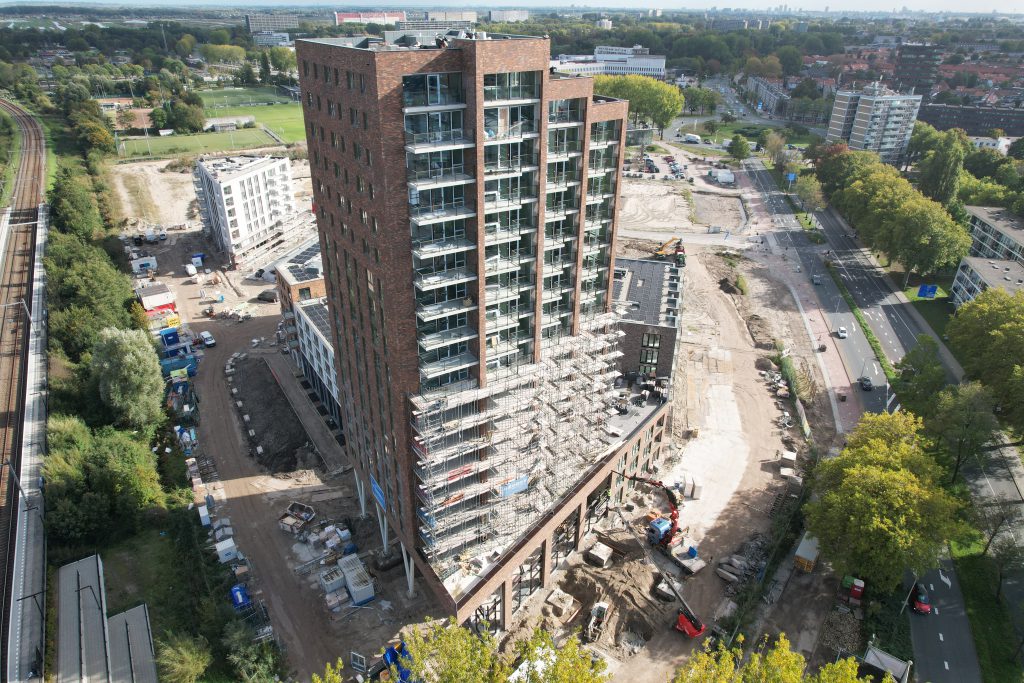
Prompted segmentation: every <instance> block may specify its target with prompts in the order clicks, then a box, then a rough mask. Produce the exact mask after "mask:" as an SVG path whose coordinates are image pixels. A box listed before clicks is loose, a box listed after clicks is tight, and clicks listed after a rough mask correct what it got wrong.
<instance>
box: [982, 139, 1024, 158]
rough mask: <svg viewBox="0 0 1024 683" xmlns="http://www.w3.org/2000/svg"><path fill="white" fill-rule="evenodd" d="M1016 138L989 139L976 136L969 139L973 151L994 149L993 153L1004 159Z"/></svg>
mask: <svg viewBox="0 0 1024 683" xmlns="http://www.w3.org/2000/svg"><path fill="white" fill-rule="evenodd" d="M1016 139H1017V138H1010V137H1006V136H1001V137H998V138H991V137H988V136H982V135H976V136H972V137H971V144H972V145H974V148H975V149H994V150H995V151H997V152H999V153H1000V154H1002V155H1003V156H1004V157H1005V156H1006V154H1007V152H1009V151H1010V145H1012V144H1013V141H1014V140H1016Z"/></svg>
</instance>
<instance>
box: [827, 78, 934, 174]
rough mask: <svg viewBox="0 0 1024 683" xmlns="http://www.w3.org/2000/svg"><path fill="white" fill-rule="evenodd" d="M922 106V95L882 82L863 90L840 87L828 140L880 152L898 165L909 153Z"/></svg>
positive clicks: (885, 159) (885, 158) (833, 109)
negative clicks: (911, 137) (882, 83)
mask: <svg viewBox="0 0 1024 683" xmlns="http://www.w3.org/2000/svg"><path fill="white" fill-rule="evenodd" d="M920 107H921V95H902V94H900V93H898V92H895V91H894V90H890V89H888V88H886V87H885V86H882V85H880V84H874V85H869V86H867V87H866V88H864V89H863V90H862V91H860V92H856V91H852V90H840V91H839V92H837V93H836V101H835V104H834V105H833V106H832V117H831V118H830V119H829V122H828V135H827V136H826V140H827V141H828V142H840V141H845V142H847V143H848V144H849V145H850V149H857V150H866V151H870V152H877V153H878V155H879V156H880V157H881V158H882V161H884V162H885V163H887V164H893V165H898V164H900V163H901V162H902V160H903V156H904V155H905V154H906V151H907V145H908V144H909V143H910V135H911V133H913V131H914V122H915V121H917V112H918V109H920Z"/></svg>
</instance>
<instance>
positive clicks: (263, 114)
mask: <svg viewBox="0 0 1024 683" xmlns="http://www.w3.org/2000/svg"><path fill="white" fill-rule="evenodd" d="M206 114H207V116H217V117H220V116H254V117H256V123H261V124H263V125H264V126H265V127H267V128H269V129H270V130H272V131H274V133H276V134H277V135H279V136H281V139H282V140H284V141H285V142H305V141H306V129H305V127H304V123H303V120H302V107H301V106H299V103H298V102H290V103H288V104H274V105H268V106H264V107H225V108H222V109H207V110H206Z"/></svg>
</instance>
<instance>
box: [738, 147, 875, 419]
mask: <svg viewBox="0 0 1024 683" xmlns="http://www.w3.org/2000/svg"><path fill="white" fill-rule="evenodd" d="M745 167H746V168H747V172H748V174H749V176H750V179H751V182H752V183H753V185H754V187H756V188H757V189H758V190H759V191H760V192H761V196H762V198H763V200H764V202H765V206H766V207H767V208H768V210H769V211H770V212H771V214H772V220H773V222H774V224H775V229H776V232H775V237H776V239H777V240H778V241H779V244H780V245H781V246H783V247H786V248H787V249H788V253H790V254H792V255H794V256H795V257H796V258H798V259H799V260H800V267H801V269H802V270H803V271H804V272H805V273H806V274H807V277H808V279H812V277H813V276H814V275H820V276H821V277H820V281H821V284H820V285H818V286H817V287H815V291H816V293H817V295H818V301H820V302H821V308H822V310H824V311H827V313H826V318H827V319H828V321H829V329H830V330H831V331H832V334H833V335H836V334H837V331H838V329H839V328H840V327H845V328H846V331H847V334H848V335H849V336H848V337H847V338H846V339H842V340H840V343H839V344H837V346H838V348H839V350H840V351H839V352H840V354H842V357H843V363H844V365H845V366H846V368H847V372H848V375H849V379H850V386H849V387H848V389H847V391H849V392H853V391H859V392H862V393H863V394H864V395H863V396H862V397H861V398H862V399H863V401H864V407H865V409H867V410H870V411H872V412H882V410H884V408H885V401H886V393H887V392H886V387H887V384H886V378H885V373H883V372H882V369H881V367H879V364H878V362H877V360H876V359H875V354H874V352H873V351H872V349H871V345H870V344H868V341H867V339H865V338H864V334H863V333H862V332H861V330H860V328H859V327H858V325H857V320H856V318H854V317H853V313H852V312H851V311H850V308H849V307H848V306H847V305H846V301H845V300H844V299H843V296H842V294H841V293H840V291H839V287H838V286H836V283H835V282H834V281H833V280H832V277H831V275H829V273H828V271H827V270H826V269H825V263H824V258H823V253H822V252H823V251H824V249H826V248H827V247H824V246H821V245H817V244H814V243H813V242H811V241H810V240H809V239H808V237H807V235H806V234H805V232H804V230H803V228H802V227H801V226H800V224H799V222H798V221H797V220H796V217H795V216H794V215H793V212H792V209H791V208H790V206H789V202H787V201H786V197H785V195H784V194H783V193H782V192H780V191H779V190H778V189H777V187H776V185H775V180H774V178H772V176H771V174H770V173H769V172H768V171H767V170H766V169H765V168H764V165H763V164H762V163H761V161H760V160H759V159H751V160H748V161H747V162H746V163H745ZM860 377H868V378H870V379H871V382H872V384H873V385H874V386H875V390H874V391H871V392H865V391H863V390H862V389H861V388H860V387H859V386H858V385H857V384H856V382H857V379H858V378H860Z"/></svg>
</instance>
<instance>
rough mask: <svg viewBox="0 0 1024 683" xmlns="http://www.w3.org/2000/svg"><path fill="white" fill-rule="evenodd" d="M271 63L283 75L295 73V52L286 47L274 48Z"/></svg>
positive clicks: (271, 53) (271, 49) (271, 51)
mask: <svg viewBox="0 0 1024 683" xmlns="http://www.w3.org/2000/svg"><path fill="white" fill-rule="evenodd" d="M270 63H271V65H272V66H273V67H274V68H275V69H277V70H278V71H280V72H281V73H291V72H292V71H295V52H294V51H293V50H289V49H288V48H286V47H272V48H270Z"/></svg>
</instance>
